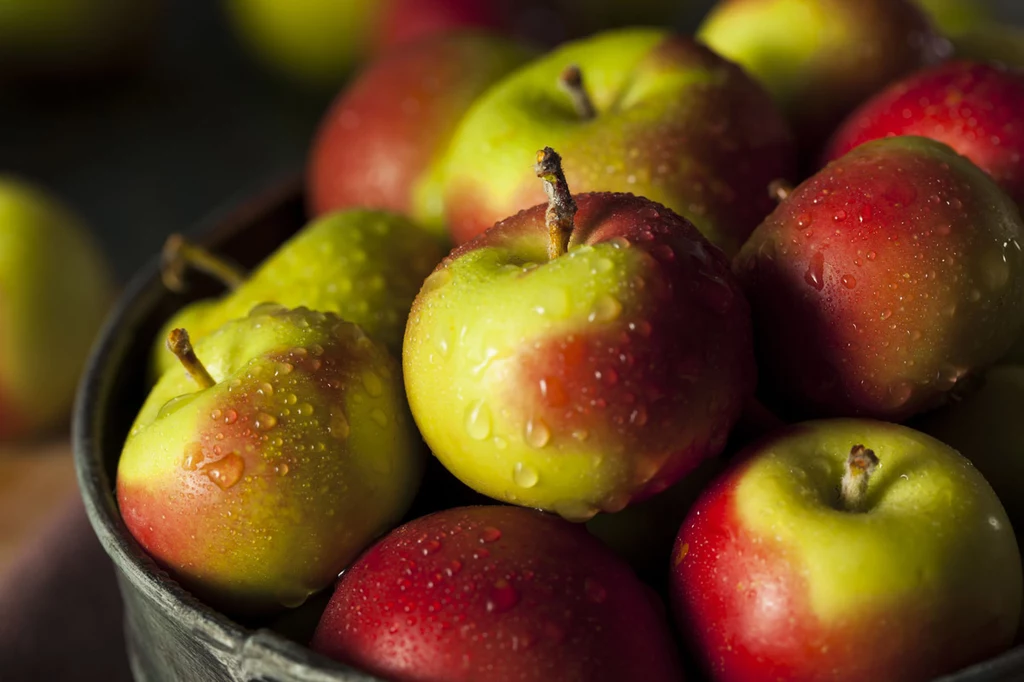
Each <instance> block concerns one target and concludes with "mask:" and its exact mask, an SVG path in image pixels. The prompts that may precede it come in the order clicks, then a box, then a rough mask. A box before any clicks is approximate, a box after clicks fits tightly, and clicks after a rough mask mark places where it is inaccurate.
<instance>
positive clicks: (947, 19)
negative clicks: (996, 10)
mask: <svg viewBox="0 0 1024 682" xmlns="http://www.w3.org/2000/svg"><path fill="white" fill-rule="evenodd" d="M916 2H917V4H919V5H921V7H923V8H924V10H925V11H926V12H927V13H928V15H929V16H930V17H931V18H932V21H934V22H935V24H936V25H937V26H938V27H939V28H940V29H941V30H942V31H943V32H944V33H946V34H947V35H959V34H961V33H966V32H968V31H973V30H975V29H978V28H981V27H983V26H986V25H988V24H989V23H990V22H991V21H992V19H993V16H992V14H993V12H992V2H991V0H916Z"/></svg>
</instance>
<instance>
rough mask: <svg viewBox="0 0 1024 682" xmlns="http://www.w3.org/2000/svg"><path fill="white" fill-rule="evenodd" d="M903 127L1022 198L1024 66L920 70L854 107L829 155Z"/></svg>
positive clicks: (963, 65) (970, 64) (904, 132)
mask: <svg viewBox="0 0 1024 682" xmlns="http://www.w3.org/2000/svg"><path fill="white" fill-rule="evenodd" d="M898 135H919V136H921V137H929V138H931V139H933V140H938V141H939V142H943V143H945V144H947V145H949V146H950V147H952V148H953V149H954V150H955V151H956V152H957V153H959V154H962V155H964V156H966V157H967V158H968V159H970V160H971V161H973V162H974V163H975V164H976V165H977V166H979V167H980V168H981V169H982V170H983V171H985V172H987V173H988V174H989V175H991V176H992V177H993V178H994V179H995V181H996V182H997V183H999V186H1000V187H1002V188H1003V190H1004V191H1005V192H1006V193H1007V194H1009V195H1010V198H1011V199H1013V200H1014V201H1016V202H1017V205H1018V206H1019V207H1021V206H1024V160H1022V158H1024V72H1018V71H1013V70H1008V69H1006V68H1003V67H1000V66H997V65H994V64H981V63H978V62H949V63H946V64H943V65H941V66H938V67H935V68H932V69H928V70H925V71H921V72H918V73H916V74H914V75H913V76H910V77H909V78H907V79H905V80H902V81H900V82H898V83H895V84H893V85H892V86H890V87H889V88H888V89H886V90H885V91H883V92H881V93H879V94H878V95H875V96H874V97H872V98H871V99H870V100H868V101H867V102H865V103H864V104H863V105H862V106H861V107H860V108H859V109H857V110H856V111H855V112H854V113H853V114H851V115H850V117H849V118H848V119H847V120H846V122H845V123H844V124H843V125H842V126H841V127H840V128H839V130H838V131H836V134H835V136H834V137H833V139H832V141H831V143H830V144H829V146H828V149H827V151H826V154H825V158H826V161H830V160H835V159H838V158H840V157H841V156H843V155H845V154H846V153H847V152H849V151H850V150H851V149H853V148H855V147H857V146H859V145H861V144H864V143H865V142H868V141H870V140H876V139H880V138H883V137H894V136H898Z"/></svg>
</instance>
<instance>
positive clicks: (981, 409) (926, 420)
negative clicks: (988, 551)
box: [914, 365, 1024, 532]
mask: <svg viewBox="0 0 1024 682" xmlns="http://www.w3.org/2000/svg"><path fill="white" fill-rule="evenodd" d="M1022 405H1024V367H1018V366H1014V365H1002V366H997V367H993V368H992V369H990V370H988V372H986V373H985V374H984V376H983V377H982V378H981V379H980V380H979V383H978V385H977V386H974V387H973V390H972V391H971V392H969V393H966V394H965V395H963V396H962V397H960V398H959V399H958V400H956V401H954V402H952V403H950V405H948V406H947V407H944V408H943V409H941V410H937V411H935V412H930V413H928V414H926V415H924V416H923V417H922V418H921V419H920V420H919V421H917V422H915V423H914V426H915V427H916V428H919V429H921V430H922V431H924V432H925V433H928V434H931V435H932V436H935V437H936V438H938V439H939V440H941V441H942V442H944V443H946V444H948V445H950V446H952V447H954V448H956V449H957V450H959V451H960V453H961V454H962V455H964V456H965V457H967V458H968V459H969V460H971V462H972V463H973V464H974V466H975V467H977V468H978V471H980V472H981V473H982V474H984V475H985V478H987V479H988V481H989V482H990V483H991V484H992V487H993V488H994V489H995V491H996V493H997V494H998V495H999V499H1000V500H1002V502H1003V505H1004V506H1005V507H1006V511H1007V514H1008V515H1009V517H1010V521H1011V522H1012V523H1013V526H1014V528H1015V529H1016V530H1017V531H1018V532H1024V424H1022V423H1021V421H1020V410H1021V406H1022Z"/></svg>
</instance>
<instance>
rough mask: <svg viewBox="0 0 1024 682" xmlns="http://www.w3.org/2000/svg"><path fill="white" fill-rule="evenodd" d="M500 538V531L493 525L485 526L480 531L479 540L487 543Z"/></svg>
mask: <svg viewBox="0 0 1024 682" xmlns="http://www.w3.org/2000/svg"><path fill="white" fill-rule="evenodd" d="M500 539H501V531H500V530H499V529H497V528H495V527H494V526H487V527H486V528H484V529H483V530H482V531H481V532H480V542H481V543H483V544H489V543H492V542H497V541H498V540H500Z"/></svg>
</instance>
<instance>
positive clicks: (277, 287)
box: [152, 209, 444, 376]
mask: <svg viewBox="0 0 1024 682" xmlns="http://www.w3.org/2000/svg"><path fill="white" fill-rule="evenodd" d="M177 243H180V242H177ZM165 255H168V256H169V258H168V259H167V262H166V263H165V275H166V274H173V275H175V276H177V274H178V272H177V271H178V270H179V269H180V268H181V267H183V266H184V265H187V264H188V263H189V262H191V263H192V264H195V265H197V266H198V267H200V268H204V269H207V270H213V271H215V274H217V275H218V276H219V277H221V278H222V279H224V280H226V283H228V284H229V285H234V286H235V288H234V290H233V291H232V292H231V293H229V294H228V295H226V296H225V297H224V298H222V299H220V300H219V301H217V302H216V303H212V302H210V301H199V302H196V303H193V304H191V305H189V306H186V307H185V308H183V309H182V310H181V311H180V312H179V313H178V315H176V316H175V317H173V318H172V319H171V320H170V321H169V322H168V323H167V325H166V326H165V328H164V333H163V334H161V337H160V340H159V342H158V343H157V344H156V346H155V347H154V349H153V356H152V357H153V360H152V364H153V367H154V368H155V374H156V376H159V375H160V374H162V373H163V372H164V371H166V370H167V369H168V368H170V367H173V366H174V365H175V360H174V357H173V356H171V355H170V354H169V353H167V352H166V351H165V350H164V349H163V338H166V333H167V332H168V331H170V330H171V329H174V328H176V327H183V326H185V327H186V328H187V329H189V331H190V333H191V334H192V337H193V338H194V339H200V338H202V337H203V336H205V335H206V334H208V333H210V332H211V331H213V330H214V329H216V328H218V327H219V326H220V325H222V324H224V323H225V322H227V321H228V320H233V319H236V318H240V317H245V315H246V314H247V313H248V312H249V311H250V310H251V309H252V308H253V307H254V306H256V305H259V304H260V303H267V302H274V303H280V304H281V305H284V306H288V307H293V308H294V307H299V306H305V307H307V308H309V309H311V310H319V311H322V312H331V313H337V314H338V315H339V316H341V317H342V318H344V319H345V320H347V321H349V322H354V323H356V324H358V325H360V326H361V327H362V328H363V330H364V331H365V332H366V333H367V334H369V335H370V336H371V337H372V338H373V339H375V340H378V341H380V342H382V343H383V344H384V345H385V346H387V347H388V349H389V350H390V351H391V352H392V354H394V355H395V356H396V357H397V356H398V355H400V353H401V348H402V333H403V331H404V329H405V322H406V317H407V316H408V314H409V308H410V306H411V305H412V300H413V298H415V296H416V292H417V291H419V288H420V285H421V284H422V283H423V280H424V279H425V278H426V276H427V275H428V274H430V271H431V270H432V269H433V267H434V266H435V265H436V264H437V263H438V261H440V260H441V258H442V256H443V255H444V252H443V249H442V247H441V245H440V242H439V241H438V240H437V239H436V238H435V237H434V236H432V235H430V234H429V233H427V232H426V231H424V230H423V229H422V228H420V227H419V226H418V225H415V224H413V223H412V222H411V221H409V220H408V219H407V218H404V217H402V216H399V215H397V214H393V213H387V212H384V211H370V210H362V209H353V210H348V211H340V212H336V213H328V214H326V215H324V216H323V217H321V218H318V219H317V220H315V221H313V222H312V223H310V224H309V225H308V226H306V227H305V228H304V229H303V230H301V231H300V232H299V233H298V234H297V235H295V236H294V237H292V238H291V239H290V240H288V241H287V242H285V243H284V244H282V245H281V246H280V247H278V248H277V250H275V251H274V253H273V254H271V255H270V257H269V258H267V259H266V260H265V261H264V262H263V263H262V264H260V266H259V267H258V268H257V269H256V270H255V271H254V272H253V273H252V276H250V277H248V278H246V277H245V276H244V274H240V273H235V272H233V271H232V270H230V269H229V268H228V267H227V266H226V265H225V264H224V263H221V262H219V261H218V260H217V259H216V258H215V257H213V256H211V255H210V254H207V253H205V252H203V251H202V250H200V249H196V248H195V247H192V246H188V247H187V250H184V251H182V250H180V249H171V250H170V251H169V252H168V253H167V254H165ZM186 325H187V326H186Z"/></svg>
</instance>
